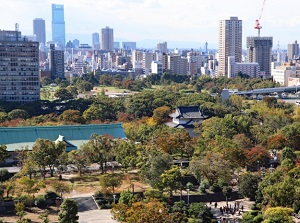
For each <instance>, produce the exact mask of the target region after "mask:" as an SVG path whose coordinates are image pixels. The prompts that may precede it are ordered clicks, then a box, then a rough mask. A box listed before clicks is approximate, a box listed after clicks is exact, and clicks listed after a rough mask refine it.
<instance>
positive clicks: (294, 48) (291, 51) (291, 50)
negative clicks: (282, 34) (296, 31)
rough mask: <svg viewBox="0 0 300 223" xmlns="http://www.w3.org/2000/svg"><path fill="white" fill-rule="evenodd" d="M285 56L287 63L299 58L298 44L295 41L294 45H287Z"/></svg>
mask: <svg viewBox="0 0 300 223" xmlns="http://www.w3.org/2000/svg"><path fill="white" fill-rule="evenodd" d="M287 56H288V60H289V61H290V60H293V59H294V58H295V57H298V56H299V44H298V43H297V41H295V43H292V44H288V52H287Z"/></svg>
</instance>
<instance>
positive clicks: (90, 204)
mask: <svg viewBox="0 0 300 223" xmlns="http://www.w3.org/2000/svg"><path fill="white" fill-rule="evenodd" d="M73 199H74V200H75V201H76V203H77V205H78V211H79V212H84V211H91V210H98V207H97V205H96V204H95V202H94V200H93V198H92V197H91V196H90V197H76V198H73Z"/></svg>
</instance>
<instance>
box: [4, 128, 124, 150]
mask: <svg viewBox="0 0 300 223" xmlns="http://www.w3.org/2000/svg"><path fill="white" fill-rule="evenodd" d="M92 134H98V135H104V134H107V135H111V136H113V137H114V138H125V137H126V135H125V133H124V130H123V128H122V124H121V123H116V124H102V125H65V126H30V127H3V128H0V145H6V146H7V149H8V151H14V150H16V149H21V147H22V146H23V147H25V146H28V147H30V148H29V149H31V147H32V145H33V144H34V142H35V141H36V140H37V139H38V138H42V139H49V140H52V141H55V140H56V139H57V138H58V137H59V135H62V136H64V139H65V140H66V141H68V142H69V143H70V144H72V145H75V146H77V147H78V146H80V145H82V144H83V143H84V142H86V141H87V140H89V138H90V136H91V135H92Z"/></svg>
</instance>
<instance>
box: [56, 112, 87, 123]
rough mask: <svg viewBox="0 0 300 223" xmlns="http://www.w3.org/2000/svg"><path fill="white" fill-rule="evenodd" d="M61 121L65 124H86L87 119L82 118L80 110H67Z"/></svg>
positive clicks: (61, 116)
mask: <svg viewBox="0 0 300 223" xmlns="http://www.w3.org/2000/svg"><path fill="white" fill-rule="evenodd" d="M60 119H61V120H62V121H64V122H73V123H80V124H84V123H85V119H84V118H83V117H82V116H81V114H80V111H78V110H71V109H69V110H65V111H64V112H63V113H62V114H61V115H60Z"/></svg>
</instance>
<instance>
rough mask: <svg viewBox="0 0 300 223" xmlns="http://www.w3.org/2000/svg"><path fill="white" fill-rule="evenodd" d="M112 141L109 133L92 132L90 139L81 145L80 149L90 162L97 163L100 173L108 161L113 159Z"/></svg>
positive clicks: (103, 170)
mask: <svg viewBox="0 0 300 223" xmlns="http://www.w3.org/2000/svg"><path fill="white" fill-rule="evenodd" d="M113 147H114V141H113V139H112V137H111V136H109V135H97V134H93V135H92V136H91V139H90V140H89V141H88V142H87V143H85V144H83V145H82V147H81V148H82V149H83V150H84V152H85V154H87V157H88V158H89V160H90V162H91V163H97V164H99V166H100V169H101V171H102V173H104V172H105V171H106V168H105V167H106V165H107V162H108V161H112V159H113Z"/></svg>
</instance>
